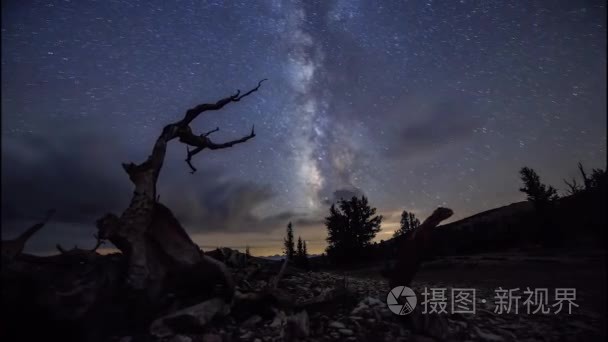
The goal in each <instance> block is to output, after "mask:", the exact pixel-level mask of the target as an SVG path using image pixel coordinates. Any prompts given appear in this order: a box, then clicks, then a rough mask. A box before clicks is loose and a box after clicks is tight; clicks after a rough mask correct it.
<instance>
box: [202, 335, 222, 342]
mask: <svg viewBox="0 0 608 342" xmlns="http://www.w3.org/2000/svg"><path fill="white" fill-rule="evenodd" d="M202 340H203V341H202V342H222V336H220V335H218V334H210V333H207V334H204V335H203V338H202Z"/></svg>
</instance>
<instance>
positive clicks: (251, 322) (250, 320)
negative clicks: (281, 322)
mask: <svg viewBox="0 0 608 342" xmlns="http://www.w3.org/2000/svg"><path fill="white" fill-rule="evenodd" d="M261 321H262V317H260V316H258V315H253V316H251V317H249V318H248V319H247V320H246V321H245V322H243V324H242V326H243V327H244V328H253V327H254V326H255V325H256V324H258V323H259V322H261Z"/></svg>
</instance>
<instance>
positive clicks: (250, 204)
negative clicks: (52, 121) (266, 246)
mask: <svg viewBox="0 0 608 342" xmlns="http://www.w3.org/2000/svg"><path fill="white" fill-rule="evenodd" d="M122 148H123V146H121V144H120V143H119V142H117V141H116V140H113V139H107V138H106V137H104V136H102V135H97V134H91V133H86V134H85V133H82V134H79V133H70V134H67V135H65V134H64V135H62V136H61V137H57V139H53V137H52V136H46V137H45V136H43V135H41V134H31V135H27V136H21V137H20V138H19V139H11V138H4V139H3V154H2V168H3V169H2V183H3V190H2V224H3V227H5V229H4V230H3V236H6V237H14V236H16V235H17V234H18V233H20V232H21V231H23V230H24V229H26V228H27V227H29V226H30V225H32V224H33V223H35V222H36V221H37V220H39V219H40V218H41V217H42V216H43V215H44V213H46V211H47V210H48V209H50V208H55V209H56V210H57V213H56V215H55V217H54V218H53V223H52V226H51V224H50V225H49V226H50V227H47V228H45V230H44V231H42V232H41V236H40V238H42V237H44V238H45V239H49V240H51V242H50V244H49V242H48V241H39V240H40V239H39V237H36V241H35V243H33V244H34V245H35V246H36V248H43V246H47V245H48V246H51V248H52V246H54V244H55V243H56V242H61V243H62V244H65V245H67V246H71V245H73V244H75V243H77V244H79V245H87V244H88V243H89V242H90V241H89V240H90V239H91V238H90V236H92V234H93V233H94V232H95V226H94V223H95V221H96V219H98V218H99V217H101V216H103V215H104V214H105V213H108V212H113V213H116V214H120V213H121V212H122V211H123V210H124V209H125V208H126V206H127V205H128V203H129V200H130V197H131V195H132V191H133V188H132V184H131V183H130V181H129V180H128V177H127V176H126V174H125V173H124V171H123V170H122V168H121V167H120V163H121V162H123V161H125V160H126V159H124V160H123V158H124V156H123V155H122V154H121V153H120V151H121V150H122ZM177 159H179V158H174V157H172V156H167V160H166V162H167V163H166V165H165V167H164V169H163V172H162V173H161V178H160V180H159V185H158V193H159V194H160V195H161V201H162V202H163V203H165V204H166V205H167V206H168V207H169V208H171V209H172V210H173V211H174V214H175V215H176V217H177V218H178V219H179V220H180V222H181V223H182V224H183V225H184V226H185V227H186V228H187V229H190V230H191V232H213V231H225V232H231V233H237V232H262V231H266V232H268V231H272V230H274V229H277V228H278V227H281V226H284V225H285V224H286V222H288V221H289V220H290V219H297V218H301V217H302V215H301V214H295V213H291V212H289V211H282V212H278V213H272V214H269V215H261V214H259V213H257V212H256V211H257V209H258V207H259V206H260V205H262V204H264V203H266V202H268V201H270V200H272V199H273V198H274V197H275V194H274V193H273V192H272V191H271V189H270V187H269V186H268V185H264V184H256V183H250V182H243V181H240V180H235V179H230V178H228V177H226V176H224V175H225V170H224V169H222V168H221V167H213V166H205V167H200V168H199V170H198V172H197V173H196V174H195V175H190V174H189V173H188V172H187V169H186V165H185V164H182V163H183V162H182V163H178V161H177ZM180 161H181V159H180ZM177 164H179V165H177ZM84 240H86V242H84V243H83V241H84ZM43 242H44V243H43ZM48 246H47V247H48Z"/></svg>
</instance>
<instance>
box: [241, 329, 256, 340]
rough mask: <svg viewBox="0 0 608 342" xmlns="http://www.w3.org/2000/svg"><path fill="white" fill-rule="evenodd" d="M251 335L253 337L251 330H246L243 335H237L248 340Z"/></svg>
mask: <svg viewBox="0 0 608 342" xmlns="http://www.w3.org/2000/svg"><path fill="white" fill-rule="evenodd" d="M252 337H253V331H249V332H246V333H244V334H243V335H241V336H239V338H240V339H241V340H248V339H250V338H252Z"/></svg>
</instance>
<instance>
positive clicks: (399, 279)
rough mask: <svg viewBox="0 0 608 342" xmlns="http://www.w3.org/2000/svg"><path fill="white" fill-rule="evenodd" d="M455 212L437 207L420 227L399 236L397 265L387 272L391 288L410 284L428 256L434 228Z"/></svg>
mask: <svg viewBox="0 0 608 342" xmlns="http://www.w3.org/2000/svg"><path fill="white" fill-rule="evenodd" d="M453 214H454V212H453V211H452V210H451V209H448V208H437V209H435V211H434V212H433V213H432V214H431V216H429V217H428V218H427V219H426V220H424V222H423V223H422V224H421V225H420V226H419V227H418V228H416V229H414V230H413V231H412V232H411V233H408V234H406V235H405V236H401V237H399V238H398V239H399V240H400V241H398V242H397V248H398V253H397V260H396V263H395V267H394V268H393V269H392V270H391V271H389V272H388V274H387V276H388V280H389V284H390V287H391V288H394V287H395V286H409V285H410V283H411V282H412V279H413V278H414V275H415V274H416V272H417V271H418V268H419V267H420V264H421V263H422V261H423V260H424V258H425V257H427V256H428V253H429V249H430V247H431V237H432V232H433V229H434V228H435V227H437V226H438V225H439V223H441V221H444V220H446V219H448V218H449V217H450V216H452V215H453Z"/></svg>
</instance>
